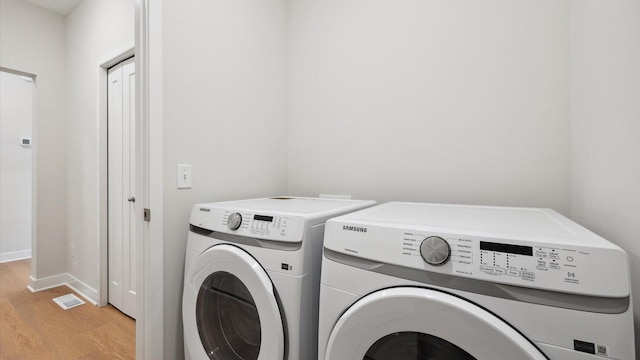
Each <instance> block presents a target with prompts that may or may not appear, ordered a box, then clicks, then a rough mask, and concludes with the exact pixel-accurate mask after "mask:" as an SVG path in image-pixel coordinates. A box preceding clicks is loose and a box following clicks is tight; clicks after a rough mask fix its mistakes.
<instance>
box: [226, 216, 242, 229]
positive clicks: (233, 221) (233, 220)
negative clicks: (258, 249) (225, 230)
mask: <svg viewBox="0 0 640 360" xmlns="http://www.w3.org/2000/svg"><path fill="white" fill-rule="evenodd" d="M240 225H242V215H240V213H233V214H231V215H229V218H228V219H227V226H228V227H229V229H231V230H238V229H239V228H240Z"/></svg>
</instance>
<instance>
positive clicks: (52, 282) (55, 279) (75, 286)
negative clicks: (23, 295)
mask: <svg viewBox="0 0 640 360" xmlns="http://www.w3.org/2000/svg"><path fill="white" fill-rule="evenodd" d="M29 280H30V284H29V286H28V288H29V290H31V292H38V291H42V290H47V289H51V288H54V287H58V286H66V287H68V288H70V289H71V290H74V291H75V292H77V293H78V294H80V295H81V296H82V297H83V298H85V299H86V300H87V301H88V302H90V303H92V304H93V305H97V304H98V291H97V290H96V289H94V288H92V287H91V286H89V285H87V284H85V283H83V282H82V281H80V280H78V279H77V278H76V277H75V276H73V275H71V274H69V273H65V274H58V275H54V276H49V277H46V278H42V279H35V278H34V277H33V276H29Z"/></svg>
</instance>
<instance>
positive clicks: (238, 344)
mask: <svg viewBox="0 0 640 360" xmlns="http://www.w3.org/2000/svg"><path fill="white" fill-rule="evenodd" d="M374 204H375V202H373V201H359V200H340V199H316V198H298V197H274V198H263V199H250V200H239V201H229V202H219V203H210V204H199V205H195V206H194V207H193V210H192V213H191V219H190V231H189V236H188V244H187V252H186V259H185V278H184V293H183V301H182V315H183V325H184V344H185V356H186V358H187V359H194V360H195V359H218V360H232V359H234V360H235V359H242V360H257V359H259V360H268V359H269V360H271V359H272V360H294V359H295V360H315V359H316V358H317V325H318V324H317V322H318V297H319V294H318V293H319V290H320V263H321V259H322V240H323V235H324V224H325V221H326V220H327V219H329V218H330V217H333V216H337V215H341V214H345V213H348V212H352V211H356V210H359V209H363V208H365V207H369V206H372V205H374Z"/></svg>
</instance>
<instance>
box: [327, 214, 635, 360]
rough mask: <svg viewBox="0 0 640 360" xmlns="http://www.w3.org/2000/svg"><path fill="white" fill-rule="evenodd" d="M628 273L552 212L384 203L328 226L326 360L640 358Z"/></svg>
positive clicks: (610, 252) (600, 244) (621, 257)
mask: <svg viewBox="0 0 640 360" xmlns="http://www.w3.org/2000/svg"><path fill="white" fill-rule="evenodd" d="M629 277H630V276H629V264H628V258H627V254H626V253H625V252H624V251H623V250H622V249H620V248H619V247H618V246H616V245H614V244H612V243H610V242H609V241H606V240H605V239H603V238H601V237H599V236H598V235H596V234H594V233H592V232H590V231H588V230H586V229H585V228H583V227H581V226H580V225H578V224H576V223H574V222H572V221H570V220H569V219H567V218H565V217H563V216H562V215H560V214H558V213H556V212H554V211H553V210H549V209H531V208H504V207H483V206H462V205H441V204H419V203H386V204H383V205H379V206H375V207H372V208H369V209H365V210H361V211H358V212H355V213H351V214H348V215H344V216H341V217H337V218H334V219H331V220H329V221H328V222H327V224H326V228H325V241H324V257H323V264H322V279H321V290H320V324H319V359H325V360H356V359H367V360H382V359H388V360H391V359H393V360H408V359H411V360H416V359H478V360H519V359H551V360H587V359H593V360H595V359H604V358H608V359H625V360H626V359H635V355H634V351H635V350H634V335H633V309H632V303H631V301H630V279H629Z"/></svg>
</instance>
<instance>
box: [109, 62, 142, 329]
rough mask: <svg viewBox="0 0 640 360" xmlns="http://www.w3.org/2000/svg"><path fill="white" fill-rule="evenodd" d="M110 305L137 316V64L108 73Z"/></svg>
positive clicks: (125, 64)
mask: <svg viewBox="0 0 640 360" xmlns="http://www.w3.org/2000/svg"><path fill="white" fill-rule="evenodd" d="M108 83H109V89H108V95H107V96H108V104H109V109H108V111H109V116H108V146H109V149H108V153H109V155H108V157H109V186H108V187H109V212H108V214H109V303H111V304H112V305H113V306H115V307H117V308H118V309H120V311H122V312H123V313H125V314H127V315H129V316H131V317H133V318H135V316H136V272H135V270H136V266H135V259H136V219H137V217H138V215H139V211H138V208H139V206H140V205H138V204H137V203H136V201H135V195H136V189H135V184H136V181H135V174H136V170H135V166H136V163H135V63H134V60H133V58H131V59H128V60H126V61H124V62H122V63H120V64H118V65H116V66H114V67H113V68H111V69H109V73H108Z"/></svg>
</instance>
